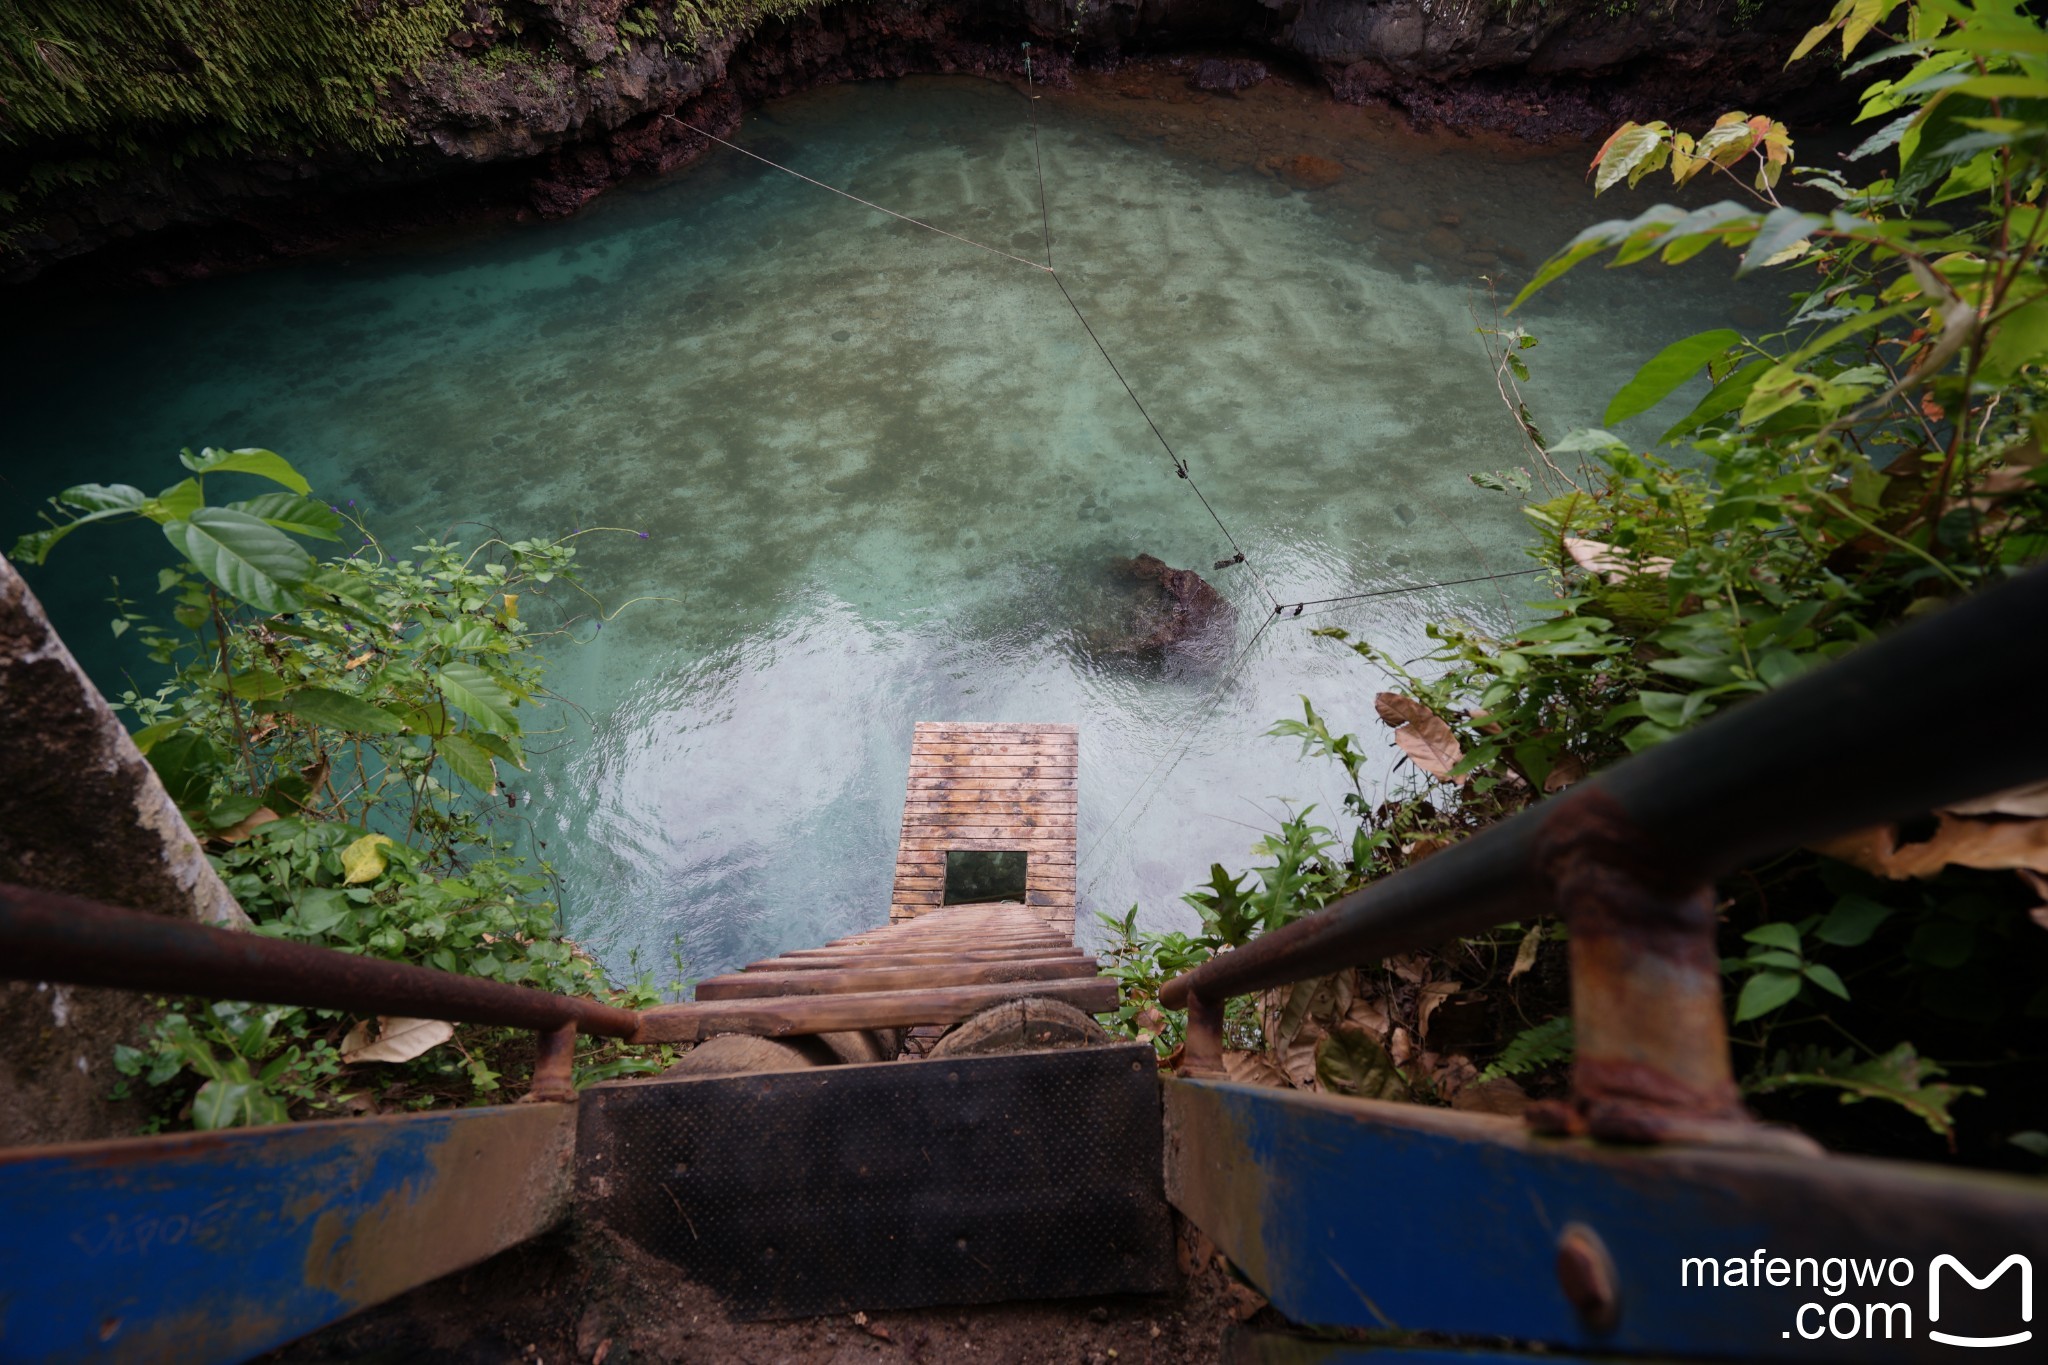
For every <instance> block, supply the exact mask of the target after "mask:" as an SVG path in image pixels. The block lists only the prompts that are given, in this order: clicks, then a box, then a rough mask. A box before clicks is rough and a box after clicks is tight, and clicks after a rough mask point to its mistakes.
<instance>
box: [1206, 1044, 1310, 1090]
mask: <svg viewBox="0 0 2048 1365" xmlns="http://www.w3.org/2000/svg"><path fill="white" fill-rule="evenodd" d="M1223 1072H1224V1074H1225V1075H1226V1076H1228V1077H1230V1079H1231V1080H1233V1081H1236V1082H1237V1083H1238V1084H1239V1085H1271V1086H1277V1087H1279V1088H1280V1089H1282V1090H1292V1089H1293V1088H1294V1080H1293V1078H1292V1077H1290V1076H1289V1075H1288V1074H1287V1073H1286V1072H1285V1071H1283V1070H1281V1069H1280V1065H1279V1063H1277V1062H1275V1061H1274V1060H1273V1059H1272V1058H1271V1057H1269V1056H1267V1055H1266V1054H1265V1053H1263V1052H1242V1051H1239V1050H1238V1049H1236V1048H1227V1049H1225V1050H1224V1053H1223Z"/></svg>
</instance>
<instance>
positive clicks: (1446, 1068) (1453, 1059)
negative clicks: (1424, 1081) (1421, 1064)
mask: <svg viewBox="0 0 2048 1365" xmlns="http://www.w3.org/2000/svg"><path fill="white" fill-rule="evenodd" d="M1478 1079H1479V1067H1478V1066H1477V1065H1476V1064H1475V1063H1474V1062H1473V1061H1472V1059H1471V1058H1470V1057H1467V1056H1466V1055H1465V1054H1464V1053H1462V1052H1454V1053H1451V1054H1450V1055H1449V1056H1446V1057H1442V1058H1439V1059H1438V1060H1437V1061H1436V1063H1435V1064H1434V1065H1432V1066H1431V1067H1430V1069H1429V1086H1430V1089H1432V1090H1434V1091H1436V1097H1437V1098H1438V1099H1440V1100H1456V1099H1457V1098H1458V1096H1459V1095H1460V1094H1461V1093H1463V1091H1464V1089H1465V1087H1466V1086H1468V1085H1470V1084H1472V1082H1474V1081H1476V1080H1478Z"/></svg>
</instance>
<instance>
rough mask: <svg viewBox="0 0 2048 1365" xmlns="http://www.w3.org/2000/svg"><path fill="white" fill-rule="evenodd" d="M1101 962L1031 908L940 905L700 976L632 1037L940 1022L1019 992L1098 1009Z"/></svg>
mask: <svg viewBox="0 0 2048 1365" xmlns="http://www.w3.org/2000/svg"><path fill="white" fill-rule="evenodd" d="M1100 970H1101V969H1100V966H1099V964H1097V962H1096V961H1095V959H1094V958H1092V957H1090V956H1088V955H1087V954H1086V953H1084V952H1082V951H1081V950H1080V949H1079V948H1076V947H1075V946H1074V943H1073V940H1072V938H1071V936H1070V935H1069V934H1066V933H1062V932H1061V931H1059V930H1057V929H1055V928H1053V927H1052V926H1051V925H1050V924H1048V923H1047V922H1046V920H1045V917H1044V914H1043V912H1042V911H1040V910H1036V909H1033V908H1032V907H1029V906H1023V905H1017V904H1014V903H1011V902H1000V903H994V904H977V905H950V906H943V907H938V908H934V909H932V910H929V911H927V912H926V913H925V914H922V915H920V916H918V917H917V918H916V919H913V920H909V921H907V922H902V923H896V924H890V925H887V926H885V927H883V928H880V929H873V930H869V931H868V932H866V933H861V934H852V935H849V936H848V937H846V938H841V939H834V940H833V941H832V942H831V943H828V944H826V945H825V946H824V947H822V948H798V949H795V950H792V951H791V952H788V953H784V954H783V955H782V956H781V957H773V958H768V959H766V960H765V961H761V962H754V963H749V964H748V965H747V966H746V967H744V968H743V969H741V970H740V971H737V972H732V973H729V974H727V975H725V976H714V977H711V978H709V979H707V980H704V981H700V982H698V983H697V998H696V999H695V1000H693V1001H691V1002H689V1003H687V1004H681V1005H662V1006H658V1007H656V1008H654V1009H651V1010H647V1011H644V1012H643V1013H642V1014H641V1016H640V1018H641V1026H640V1032H639V1033H638V1034H636V1035H634V1041H635V1042H642V1043H675V1042H698V1041H701V1040H703V1039H705V1038H710V1037H712V1036H714V1035H716V1034H720V1033H747V1034H752V1035H754V1036H756V1037H760V1038H788V1037H796V1036H801V1035H804V1034H812V1033H837V1032H845V1031H848V1030H854V1029H885V1028H914V1027H917V1026H919V1025H935V1026H943V1025H949V1024H957V1023H960V1022H961V1021H962V1020H965V1019H967V1018H970V1017H971V1016H973V1015H976V1014H979V1013H980V1012H981V1011H983V1010H985V1009H987V1008H989V1007H990V1006H991V1005H998V1004H1001V1003H1002V1002H1003V1001H1005V1000H1017V999H1023V998H1027V997H1028V998H1033V999H1041V1000H1060V1001H1064V1002H1066V1003H1067V1004H1069V1005H1073V1006H1075V1007H1076V1008H1077V1009H1080V1010H1083V1011H1085V1012H1087V1013H1090V1014H1102V1013H1106V1012H1108V1011H1110V1010H1113V1009H1115V1008H1116V983H1115V982H1114V981H1111V980H1110V979H1109V978H1107V977H1104V976H1102V975H1100V974H1099V973H1100Z"/></svg>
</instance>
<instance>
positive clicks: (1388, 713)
mask: <svg viewBox="0 0 2048 1365" xmlns="http://www.w3.org/2000/svg"><path fill="white" fill-rule="evenodd" d="M1372 706H1373V710H1375V711H1377V712H1379V716H1380V719H1381V720H1383V721H1385V722H1386V723H1387V724H1388V725H1389V726H1391V727H1392V728H1393V731H1394V743H1396V744H1398V745H1400V746H1401V752H1402V753H1404V754H1406V755H1408V757H1409V758H1410V759H1411V760H1413V761H1414V764H1415V766H1416V767H1417V768H1420V769H1421V770H1422V771H1423V772H1425V773H1428V774H1429V775H1430V776H1431V777H1435V778H1439V779H1441V780H1443V781H1445V782H1449V783H1451V784H1452V785H1453V786H1459V787H1462V786H1464V785H1465V781H1466V777H1465V775H1464V774H1462V773H1461V774H1459V775H1458V776H1456V777H1453V776H1451V769H1453V768H1455V767H1457V766H1458V764H1459V762H1460V761H1461V760H1463V759H1464V757H1465V751H1464V749H1462V748H1460V747H1459V745H1458V737H1457V736H1456V735H1454V734H1452V733H1451V727H1450V726H1448V725H1446V724H1445V723H1444V719H1443V717H1442V716H1439V715H1438V714H1437V713H1436V712H1434V711H1432V710H1430V709H1429V708H1428V707H1427V706H1424V705H1423V704H1422V703H1421V702H1419V701H1417V700H1415V699H1414V698H1413V697H1404V696H1402V695H1401V694H1400V693H1398V692H1381V693H1380V694H1378V695H1377V696H1375V697H1374V698H1373V699H1372Z"/></svg>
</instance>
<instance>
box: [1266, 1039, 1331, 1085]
mask: <svg viewBox="0 0 2048 1365" xmlns="http://www.w3.org/2000/svg"><path fill="white" fill-rule="evenodd" d="M1325 1036H1327V1035H1325V1034H1324V1032H1323V1031H1322V1030H1321V1029H1320V1028H1317V1027H1315V1026H1314V1025H1310V1026H1309V1027H1307V1028H1305V1029H1303V1030H1302V1031H1301V1032H1300V1033H1298V1034H1296V1035H1295V1037H1294V1041H1293V1042H1291V1043H1289V1044H1288V1045H1287V1046H1286V1047H1284V1048H1282V1049H1281V1050H1280V1052H1279V1054H1278V1061H1279V1064H1280V1069H1281V1071H1283V1072H1284V1073H1285V1074H1286V1076H1287V1079H1288V1080H1289V1081H1290V1082H1292V1083H1293V1084H1294V1085H1297V1086H1299V1087H1300V1088H1301V1089H1303V1090H1313V1089H1315V1088H1316V1044H1318V1043H1320V1042H1322V1041H1323V1039H1324V1037H1325Z"/></svg>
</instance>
